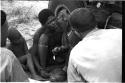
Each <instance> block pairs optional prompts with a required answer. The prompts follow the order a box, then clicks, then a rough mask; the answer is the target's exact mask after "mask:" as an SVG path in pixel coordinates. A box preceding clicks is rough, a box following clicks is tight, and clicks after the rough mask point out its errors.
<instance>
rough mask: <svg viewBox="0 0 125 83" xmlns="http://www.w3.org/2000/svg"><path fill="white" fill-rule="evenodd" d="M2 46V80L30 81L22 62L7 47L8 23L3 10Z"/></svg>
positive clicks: (0, 59)
mask: <svg viewBox="0 0 125 83" xmlns="http://www.w3.org/2000/svg"><path fill="white" fill-rule="evenodd" d="M0 28H1V47H0V51H1V52H0V81H1V82H28V76H27V75H26V74H25V72H24V71H23V68H22V66H21V64H20V62H19V61H18V60H17V58H16V57H15V55H14V54H13V52H12V51H10V50H8V49H7V48H5V47H6V38H7V34H8V33H7V32H8V24H7V21H6V13H5V12H4V11H3V10H1V27H0Z"/></svg>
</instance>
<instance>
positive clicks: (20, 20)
mask: <svg viewBox="0 0 125 83" xmlns="http://www.w3.org/2000/svg"><path fill="white" fill-rule="evenodd" d="M44 8H48V1H37V0H36V1H19V0H18V1H16V0H8V1H7V0H6V1H1V9H2V10H4V11H5V12H6V13H7V20H8V23H9V28H12V27H13V28H16V29H17V30H18V31H19V32H20V33H21V34H22V35H23V37H24V38H25V40H26V42H27V45H28V48H30V47H31V46H32V37H33V35H34V33H35V31H36V30H37V29H38V28H40V26H41V25H40V23H39V21H38V17H37V16H38V13H39V12H40V11H41V10H42V9H44ZM8 42H9V40H8Z"/></svg>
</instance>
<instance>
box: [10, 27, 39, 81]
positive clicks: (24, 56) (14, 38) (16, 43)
mask: <svg viewBox="0 0 125 83" xmlns="http://www.w3.org/2000/svg"><path fill="white" fill-rule="evenodd" d="M8 33H9V34H8V38H9V40H10V42H11V44H10V46H9V49H10V50H12V51H13V53H14V54H15V55H16V57H17V58H18V59H19V61H20V62H21V63H22V66H23V67H24V69H25V67H27V68H28V69H29V71H30V72H31V74H32V78H34V79H36V80H40V79H41V78H40V77H39V76H37V75H36V72H35V69H34V65H33V61H32V57H31V54H30V53H29V52H28V47H27V44H26V41H25V39H24V38H23V36H22V35H21V34H20V33H19V31H18V30H16V29H14V28H12V29H9V30H8Z"/></svg>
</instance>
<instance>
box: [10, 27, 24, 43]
mask: <svg viewBox="0 0 125 83" xmlns="http://www.w3.org/2000/svg"><path fill="white" fill-rule="evenodd" d="M21 38H22V35H21V34H20V32H19V31H18V30H17V29H15V28H9V29H8V39H9V40H10V41H11V43H12V44H17V43H19V42H20V41H19V40H20V39H21Z"/></svg>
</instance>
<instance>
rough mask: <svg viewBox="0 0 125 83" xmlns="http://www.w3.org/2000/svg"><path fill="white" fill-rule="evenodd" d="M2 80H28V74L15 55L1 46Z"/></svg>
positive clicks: (0, 77)
mask: <svg viewBox="0 0 125 83" xmlns="http://www.w3.org/2000/svg"><path fill="white" fill-rule="evenodd" d="M0 81H1V82H24V81H25V82H26V81H28V76H27V75H26V74H25V72H24V71H23V68H22V66H21V64H20V62H19V61H18V60H17V58H16V57H15V55H14V54H13V53H12V52H11V51H10V50H8V49H6V48H0Z"/></svg>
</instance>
